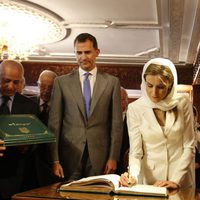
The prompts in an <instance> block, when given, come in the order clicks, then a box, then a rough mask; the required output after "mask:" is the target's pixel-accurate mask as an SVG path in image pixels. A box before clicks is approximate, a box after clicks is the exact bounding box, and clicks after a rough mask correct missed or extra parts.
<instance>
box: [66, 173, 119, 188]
mask: <svg viewBox="0 0 200 200" xmlns="http://www.w3.org/2000/svg"><path fill="white" fill-rule="evenodd" d="M119 179H120V176H119V175H117V174H106V175H99V176H89V177H86V178H82V179H80V180H77V181H72V182H70V183H67V184H65V185H63V186H70V185H75V184H82V185H84V183H86V184H87V182H89V181H95V180H101V181H104V180H107V181H111V182H112V183H113V184H114V185H115V187H116V188H118V186H119Z"/></svg>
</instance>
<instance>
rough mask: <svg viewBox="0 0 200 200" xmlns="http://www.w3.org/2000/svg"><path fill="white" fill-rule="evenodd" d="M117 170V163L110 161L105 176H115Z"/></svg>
mask: <svg viewBox="0 0 200 200" xmlns="http://www.w3.org/2000/svg"><path fill="white" fill-rule="evenodd" d="M116 169H117V161H116V160H108V161H107V163H106V167H105V170H104V174H114V173H115V171H116Z"/></svg>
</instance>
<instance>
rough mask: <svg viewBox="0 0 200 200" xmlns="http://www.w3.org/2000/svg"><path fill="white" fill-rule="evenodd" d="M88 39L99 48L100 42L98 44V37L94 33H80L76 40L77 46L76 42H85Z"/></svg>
mask: <svg viewBox="0 0 200 200" xmlns="http://www.w3.org/2000/svg"><path fill="white" fill-rule="evenodd" d="M87 40H90V41H91V42H92V43H93V47H94V48H95V49H98V44H97V40H96V38H95V37H94V36H93V35H91V34H89V33H81V34H79V35H78V36H77V37H76V38H75V40H74V46H75V44H76V42H85V41H87Z"/></svg>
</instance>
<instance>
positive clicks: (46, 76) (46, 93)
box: [37, 70, 57, 126]
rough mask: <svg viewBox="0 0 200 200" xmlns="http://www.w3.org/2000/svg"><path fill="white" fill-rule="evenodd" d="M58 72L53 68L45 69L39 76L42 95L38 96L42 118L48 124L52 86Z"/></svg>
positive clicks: (40, 116)
mask: <svg viewBox="0 0 200 200" xmlns="http://www.w3.org/2000/svg"><path fill="white" fill-rule="evenodd" d="M56 77H57V74H56V73H55V72H53V71H51V70H44V71H42V72H41V74H40V75H39V78H38V82H37V83H38V86H39V89H40V95H39V97H38V101H39V106H40V115H39V118H40V120H41V121H42V122H43V123H44V124H45V125H46V126H47V125H48V118H49V108H50V99H51V93H52V88H53V84H54V79H55V78H56Z"/></svg>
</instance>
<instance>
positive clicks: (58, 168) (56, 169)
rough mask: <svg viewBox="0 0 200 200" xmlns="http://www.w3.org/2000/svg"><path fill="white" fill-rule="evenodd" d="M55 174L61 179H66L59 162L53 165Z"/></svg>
mask: <svg viewBox="0 0 200 200" xmlns="http://www.w3.org/2000/svg"><path fill="white" fill-rule="evenodd" d="M53 173H54V174H55V175H56V176H58V177H59V178H64V172H63V168H62V166H61V164H60V163H59V162H56V163H53Z"/></svg>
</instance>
